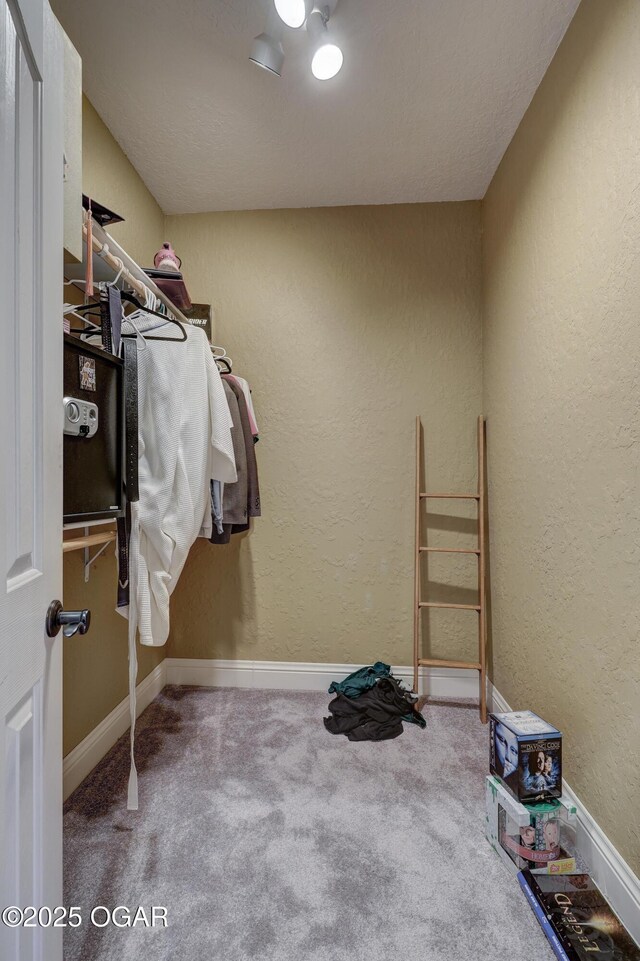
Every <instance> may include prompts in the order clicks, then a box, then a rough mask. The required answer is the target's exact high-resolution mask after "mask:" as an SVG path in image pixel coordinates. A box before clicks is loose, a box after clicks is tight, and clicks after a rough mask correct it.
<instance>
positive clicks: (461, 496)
mask: <svg viewBox="0 0 640 961" xmlns="http://www.w3.org/2000/svg"><path fill="white" fill-rule="evenodd" d="M420 497H435V498H436V499H438V498H440V499H441V500H463V501H477V500H480V494H420Z"/></svg>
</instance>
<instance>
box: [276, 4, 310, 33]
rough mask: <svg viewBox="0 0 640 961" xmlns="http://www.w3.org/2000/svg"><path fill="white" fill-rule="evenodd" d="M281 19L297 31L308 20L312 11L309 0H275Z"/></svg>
mask: <svg viewBox="0 0 640 961" xmlns="http://www.w3.org/2000/svg"><path fill="white" fill-rule="evenodd" d="M274 3H275V8H276V10H277V12H278V16H279V17H280V19H281V20H282V21H283V22H284V23H286V25H287V26H288V27H293V28H294V30H297V29H298V27H301V26H302V24H303V23H304V22H305V20H306V19H307V15H308V14H309V12H310V9H311V3H310V2H309V0H274Z"/></svg>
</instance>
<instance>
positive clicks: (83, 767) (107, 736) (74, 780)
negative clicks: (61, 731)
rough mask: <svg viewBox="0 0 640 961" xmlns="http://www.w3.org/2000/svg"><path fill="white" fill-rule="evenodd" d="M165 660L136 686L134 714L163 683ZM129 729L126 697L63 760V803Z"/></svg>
mask: <svg viewBox="0 0 640 961" xmlns="http://www.w3.org/2000/svg"><path fill="white" fill-rule="evenodd" d="M165 663H166V661H162V662H161V663H160V664H158V666H157V667H155V668H154V669H153V671H151V673H150V674H147V676H146V677H145V679H144V680H143V681H140V683H139V684H138V686H137V687H136V715H140V714H141V713H142V711H144V709H145V708H147V707H148V706H149V704H151V702H152V701H153V699H154V697H157V696H158V694H159V693H160V691H161V690H162V688H163V687H164V686H165V684H166V670H165ZM128 728H129V695H127V696H126V697H125V698H124V700H122V701H120V703H119V704H118V706H117V707H115V708H114V709H113V711H111V714H108V715H107V716H106V717H105V719H104V720H103V721H101V722H100V724H98V726H97V727H95V728H94V729H93V731H91V733H90V734H88V735H87V736H86V737H85V738H84V740H83V741H81V742H80V744H78V746H77V747H74V749H73V750H72V751H70V752H69V753H68V754H67V756H66V757H65V759H64V761H63V765H62V787H63V795H64V799H65V801H66V800H67V798H68V797H69V795H70V794H72V793H73V791H75V789H76V788H77V787H78V785H79V784H81V783H82V782H83V781H84V779H85V778H86V776H87V775H88V774H89V773H90V772H91V771H92V770H93V769H94V767H95V766H96V764H98V763H99V762H100V761H101V760H102V758H103V757H104V756H105V754H106V753H107V751H109V750H110V749H111V748H112V747H113V745H114V744H115V743H116V741H117V740H118V738H119V737H122V735H123V734H124V733H125V731H127V730H128Z"/></svg>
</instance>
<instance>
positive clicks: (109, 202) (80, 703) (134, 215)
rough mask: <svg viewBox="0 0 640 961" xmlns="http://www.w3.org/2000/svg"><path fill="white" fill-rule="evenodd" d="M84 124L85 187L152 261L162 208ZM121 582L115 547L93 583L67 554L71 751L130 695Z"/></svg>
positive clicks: (159, 652)
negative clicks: (77, 614)
mask: <svg viewBox="0 0 640 961" xmlns="http://www.w3.org/2000/svg"><path fill="white" fill-rule="evenodd" d="M82 125H83V129H82V150H83V154H82V167H83V171H82V173H83V190H84V192H85V193H86V194H88V195H89V196H90V197H95V199H96V200H98V201H100V203H103V204H105V205H106V206H107V207H110V208H111V209H112V210H115V211H116V212H117V213H119V214H120V215H121V216H123V217H125V218H126V222H125V223H123V224H117V225H115V226H114V227H112V228H110V231H109V232H110V233H112V235H113V237H114V238H115V239H117V240H118V241H119V242H120V243H122V245H123V246H124V248H125V249H126V250H127V251H128V252H129V253H130V254H131V255H132V257H133V258H134V259H135V260H137V261H138V263H142V264H147V263H151V262H152V259H153V255H154V254H155V252H156V250H157V249H158V248H159V246H160V244H161V243H162V241H163V239H164V236H163V224H164V216H163V214H162V211H161V210H160V208H159V207H158V205H157V203H156V202H155V200H154V199H153V197H152V196H151V194H150V193H149V191H148V190H147V188H146V187H145V185H144V184H143V182H142V180H141V179H140V177H139V176H138V174H137V173H136V171H135V170H134V168H133V167H132V166H131V164H130V163H129V161H128V160H127V158H126V157H125V155H124V154H123V152H122V150H121V149H120V147H119V146H118V144H117V143H116V142H115V140H114V139H113V137H112V136H111V134H110V133H109V131H108V129H107V128H106V127H105V125H104V124H103V122H102V120H101V119H100V118H99V116H98V114H97V113H96V112H95V110H94V109H93V107H92V106H91V104H90V103H89V101H88V100H87V99H86V97H85V98H83V109H82ZM116 584H117V575H116V564H115V558H114V555H113V549H112V548H111V547H109V548H108V549H107V551H106V552H105V554H103V555H102V556H101V557H100V558H99V559H98V560H97V561H96V563H95V564H94V565H93V567H92V568H91V577H90V580H89V583H88V584H85V582H84V575H83V553H82V552H81V551H79V552H74V553H71V554H67V555H66V556H65V559H64V604H65V607H67V608H68V609H76V608H80V607H89V608H90V609H91V614H92V623H91V630H90V631H89V633H88V634H86V635H85V636H84V637H82V638H81V637H75V638H68V639H66V640H65V642H64V744H63V747H64V753H65V754H67V753H68V752H69V751H70V750H72V748H74V747H75V746H76V745H77V744H78V743H79V742H80V741H81V740H82V739H83V738H84V737H86V735H87V734H88V733H89V732H90V731H92V730H93V728H94V727H95V726H96V725H97V724H99V723H100V721H102V720H103V718H105V717H106V716H107V714H109V713H110V711H112V710H113V708H114V707H115V706H116V705H117V704H118V703H119V702H120V701H121V700H122V699H123V698H124V697H126V694H127V690H128V660H127V622H126V621H125V620H124V619H123V618H122V617H121V616H120V615H119V614H116V612H115V610H114V605H115V597H116ZM164 656H165V649H164V648H141V647H140V646H138V658H139V664H140V668H139V673H138V678H139V680H142V678H144V677H146V675H147V674H148V673H149V671H151V670H152V669H153V668H154V667H155V666H156V664H158V663H159V662H160V661H161V660H162V659H163V658H164Z"/></svg>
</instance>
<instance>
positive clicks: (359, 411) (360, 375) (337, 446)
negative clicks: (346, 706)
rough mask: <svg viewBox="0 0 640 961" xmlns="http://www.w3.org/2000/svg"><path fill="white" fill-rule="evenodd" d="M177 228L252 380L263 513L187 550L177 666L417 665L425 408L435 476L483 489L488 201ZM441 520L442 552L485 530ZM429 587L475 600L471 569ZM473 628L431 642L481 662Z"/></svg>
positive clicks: (439, 631) (445, 628)
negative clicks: (479, 476) (417, 530)
mask: <svg viewBox="0 0 640 961" xmlns="http://www.w3.org/2000/svg"><path fill="white" fill-rule="evenodd" d="M166 234H167V239H170V240H171V241H172V243H173V244H174V246H175V248H176V250H177V251H178V253H179V254H180V256H181V257H182V258H183V269H184V271H185V276H186V279H187V282H188V286H189V289H190V292H191V294H192V297H193V298H194V299H195V300H199V301H205V302H210V303H212V304H213V307H214V310H215V338H216V342H217V343H219V344H223V345H224V346H225V347H226V348H227V350H228V352H229V353H230V355H231V357H232V358H233V360H234V363H235V369H236V370H237V371H238V372H239V373H242V374H243V375H245V376H246V377H247V378H248V380H249V381H250V382H251V384H252V387H253V391H254V397H255V406H256V411H257V417H258V424H259V427H260V432H261V438H262V439H261V441H260V443H259V445H258V448H257V456H258V462H259V469H260V480H261V489H262V505H263V514H264V516H263V517H262V518H260V519H258V520H257V521H256V524H255V530H254V532H253V533H252V534H251V535H250V536H242V537H240V538H237V539H234V541H233V542H232V544H231V545H230V546H227V547H221V546H216V547H214V546H212V545H210V544H208V543H206V542H200V543H198V544H196V545H195V547H194V549H193V550H192V552H191V556H190V558H189V561H188V563H187V566H186V568H185V571H184V573H183V575H182V578H181V581H180V583H179V585H178V587H177V590H176V593H175V594H174V597H173V601H172V633H171V638H170V642H169V651H168V653H169V655H170V656H174V657H175V656H178V657H220V658H249V659H251V658H256V659H261V660H262V659H264V660H293V661H325V662H327V661H329V662H358V663H366V662H369V661H371V660H374V659H376V658H381V659H383V660H388V661H390V662H392V663H401V664H407V663H410V660H411V652H412V613H411V612H412V601H413V573H412V572H413V489H414V420H415V415H416V413H420V414H421V415H422V417H423V418H424V422H425V429H426V431H427V447H428V453H429V459H428V477H429V479H430V482H431V483H432V484H433V485H435V486H436V487H438V486H444V487H449V486H453V488H454V489H464V488H466V487H468V486H469V485H470V484H471V485H475V482H476V471H475V433H474V432H475V418H476V416H477V414H478V413H479V412H480V404H481V329H480V314H479V308H480V283H481V270H480V205H479V204H478V203H458V204H455V203H451V204H431V205H409V206H376V207H344V208H321V209H306V210H273V211H257V212H241V213H213V214H202V215H194V216H176V217H168V218H167V222H166ZM442 510H443V511H445V513H443V514H442V515H441V516H440V517H438V518H436V519H435V521H434V528H433V530H432V531H431V543H432V544H434V545H435V544H436V543H438V542H440V543H442V541H443V539H444V540H445V541H448V542H454V543H462V542H463V541H464V540H465V539H468V538H469V537H470V536H471V534H470V532H471V531H472V530H474V529H475V523H474V522H472V521H469V520H465V519H464V518H461V517H460V515H462V514H463V511H458V510H457V509H456V508H451V511H450V513H451V514H453V515H459V516H453V517H450V516H449V515H448V514H447V513H446V510H447V509H446V508H442ZM472 563H473V562H472ZM429 575H430V577H431V578H432V580H434V581H435V582H437V583H438V582H443V583H446V582H447V581H449V582H450V583H456V584H461V585H462V589H461V590H460V591H456V592H454V593H455V595H456V596H458V597H459V596H463V597H466V596H467V595H468V594H470V592H471V591H472V588H473V584H474V583H475V580H476V577H477V572H476V569H475V566H471V565H469V563H468V562H467V565H466V566H465V565H464V563H462V564H460V563H458V564H456V563H455V562H454V560H453V559H450V561H449V564H448V571H447V568H446V565H444V564H443V565H439V566H437V567H436V565H435V564H434V565H432V567H431V570H430V571H429ZM435 590H437V591H439V596H441V597H444V596H451V592H448V591H447V588H446V587H444V586H441V587H436V588H435ZM475 630H476V618H475V615H473V614H468V613H467V612H462V614H458V613H451V614H449V616H448V617H446V616H445V617H442V618H434V621H433V624H432V632H431V638H430V644H431V649H432V651H433V653H434V654H435V655H436V656H438V655H440V656H442V655H443V654H448V655H453V656H457V655H460V656H466V655H468V654H471V653H473V652H474V650H475V645H476V634H475ZM425 643H426V640H425Z"/></svg>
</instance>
